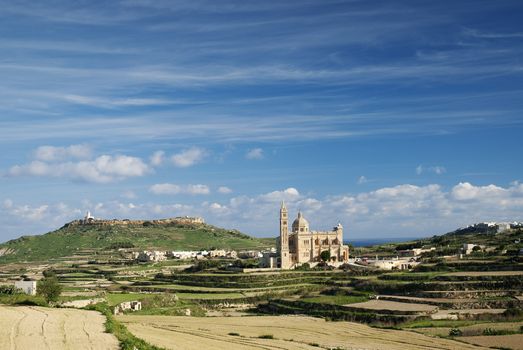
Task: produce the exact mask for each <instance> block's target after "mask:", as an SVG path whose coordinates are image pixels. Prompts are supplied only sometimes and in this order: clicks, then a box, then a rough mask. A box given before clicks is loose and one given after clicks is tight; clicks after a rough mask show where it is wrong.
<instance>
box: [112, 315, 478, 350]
mask: <svg viewBox="0 0 523 350" xmlns="http://www.w3.org/2000/svg"><path fill="white" fill-rule="evenodd" d="M117 318H118V320H119V321H121V322H123V323H124V324H125V325H126V326H127V328H128V329H129V330H130V331H131V332H132V333H133V334H134V335H136V336H137V337H139V338H142V339H144V340H146V341H148V342H149V343H151V344H154V345H157V346H162V347H165V348H167V349H177V350H178V349H184V350H200V349H214V350H232V349H240V350H247V349H267V350H270V349H288V350H296V349H309V350H312V349H322V348H323V349H333V348H339V349H361V350H364V349H369V350H370V349H373V350H376V349H386V350H414V349H416V350H421V349H427V350H428V349H441V350H443V349H448V350H451V349H452V350H460V349H483V348H482V347H477V346H473V345H468V344H464V343H459V342H455V341H452V340H447V339H439V338H432V337H429V336H425V335H422V334H418V333H414V332H409V331H398V330H391V329H377V328H371V327H369V326H366V325H362V324H358V323H351V322H326V321H325V320H323V319H318V318H312V317H305V316H247V317H177V316H132V315H125V316H118V317H117ZM262 336H265V339H263V338H260V337H262ZM271 337H272V339H270V338H271Z"/></svg>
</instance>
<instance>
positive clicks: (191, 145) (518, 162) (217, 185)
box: [0, 0, 523, 242]
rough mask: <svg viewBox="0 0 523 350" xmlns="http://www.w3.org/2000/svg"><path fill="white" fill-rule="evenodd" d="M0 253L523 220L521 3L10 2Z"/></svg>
mask: <svg viewBox="0 0 523 350" xmlns="http://www.w3.org/2000/svg"><path fill="white" fill-rule="evenodd" d="M0 6H1V10H0V150H1V154H2V156H1V157H0V242H2V241H7V240H9V239H13V238H16V237H19V236H21V235H28V234H41V233H45V232H47V231H49V230H52V229H56V228H58V227H61V226H62V225H63V224H64V223H65V222H68V221H70V220H73V219H79V218H81V217H83V216H84V215H85V212H86V211H87V210H90V211H91V213H92V214H93V215H94V216H95V217H97V218H107V219H109V218H121V219H123V218H130V219H132V218H142V219H149V218H150V219H152V218H165V217H174V216H185V215H189V216H202V217H204V219H205V220H206V222H208V223H210V224H214V225H217V226H221V227H226V228H231V229H238V230H241V231H243V232H246V233H248V234H252V235H255V236H258V237H275V236H277V235H278V215H279V213H278V212H279V206H280V202H281V201H282V200H285V201H286V204H287V207H288V209H289V212H290V213H289V215H290V216H291V217H294V216H296V214H297V211H298V210H301V211H302V212H303V214H304V216H305V217H306V218H307V219H308V221H309V222H310V225H311V229H313V230H326V229H330V228H331V227H333V226H334V225H336V224H337V223H338V222H341V223H342V224H343V226H344V228H345V239H346V240H349V241H350V240H351V239H362V238H367V239H369V238H390V239H394V238H398V237H424V236H431V235H434V234H442V233H445V232H448V231H451V230H454V229H456V228H458V227H463V226H467V225H469V224H472V223H475V222H480V221H491V220H493V221H514V220H521V221H523V183H522V182H520V181H523V176H522V170H523V162H522V151H523V138H522V136H521V135H522V133H523V115H522V112H523V61H522V57H523V3H522V2H521V1H510V0H507V1H490V0H489V1H482V0H474V1H417V0H416V1H414V0H413V1H404V0H399V1H394V2H391V1H357V0H345V1H337V0H300V1H297V0H296V1H294V0H287V1H248V0H237V1H235V0H224V1H213V0H191V1H176V0H173V1H163V0H115V1H65V0H56V1H1V0H0Z"/></svg>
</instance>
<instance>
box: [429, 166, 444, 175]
mask: <svg viewBox="0 0 523 350" xmlns="http://www.w3.org/2000/svg"><path fill="white" fill-rule="evenodd" d="M430 170H431V171H432V172H434V173H435V174H437V175H441V174H444V173H446V172H447V169H445V167H443V166H433V167H430Z"/></svg>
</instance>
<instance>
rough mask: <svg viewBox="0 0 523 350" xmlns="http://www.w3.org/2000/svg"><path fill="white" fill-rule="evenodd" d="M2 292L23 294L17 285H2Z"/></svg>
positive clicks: (0, 291)
mask: <svg viewBox="0 0 523 350" xmlns="http://www.w3.org/2000/svg"><path fill="white" fill-rule="evenodd" d="M0 294H7V295H14V294H22V291H21V290H20V289H19V288H16V287H15V286H0Z"/></svg>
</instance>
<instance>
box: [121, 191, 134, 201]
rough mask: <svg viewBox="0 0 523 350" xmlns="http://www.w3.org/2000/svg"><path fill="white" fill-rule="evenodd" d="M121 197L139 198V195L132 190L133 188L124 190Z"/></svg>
mask: <svg viewBox="0 0 523 350" xmlns="http://www.w3.org/2000/svg"><path fill="white" fill-rule="evenodd" d="M121 197H122V198H127V199H135V198H138V196H137V195H136V193H134V192H133V191H131V190H127V191H124V192H123V193H122V194H121Z"/></svg>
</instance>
